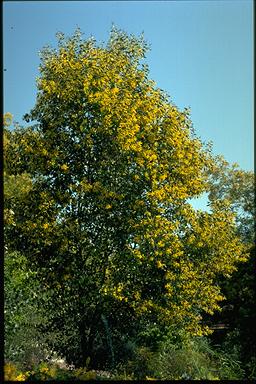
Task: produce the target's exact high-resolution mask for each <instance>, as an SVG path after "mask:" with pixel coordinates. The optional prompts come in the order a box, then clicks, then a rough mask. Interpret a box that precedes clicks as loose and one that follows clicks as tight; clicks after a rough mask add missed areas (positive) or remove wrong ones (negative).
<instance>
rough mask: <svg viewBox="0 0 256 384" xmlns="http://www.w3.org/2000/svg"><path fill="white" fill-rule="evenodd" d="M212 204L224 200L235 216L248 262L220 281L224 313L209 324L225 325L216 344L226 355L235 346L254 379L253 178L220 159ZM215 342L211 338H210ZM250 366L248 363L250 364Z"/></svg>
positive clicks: (212, 183) (214, 175)
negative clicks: (224, 329)
mask: <svg viewBox="0 0 256 384" xmlns="http://www.w3.org/2000/svg"><path fill="white" fill-rule="evenodd" d="M209 197H210V199H211V200H216V199H219V200H226V201H228V202H229V204H230V206H231V209H232V210H233V211H234V213H235V215H236V230H237V233H238V234H239V236H240V237H241V239H242V241H243V242H244V244H245V245H246V248H247V252H248V253H249V258H248V261H247V262H246V263H240V264H238V266H237V271H235V272H234V274H233V275H232V277H231V278H230V279H221V278H219V281H218V282H219V284H220V286H221V288H222V292H223V293H224V295H225V296H226V302H225V303H224V306H223V311H222V312H221V313H220V314H218V315H215V316H214V318H213V319H212V321H216V322H221V323H225V324H228V326H229V328H228V331H227V332H226V334H224V337H222V339H219V340H218V342H219V343H222V344H223V348H224V350H225V351H226V353H227V354H230V353H231V354H232V353H233V352H232V351H233V349H234V346H235V348H236V349H237V350H238V354H239V360H241V362H242V366H243V368H244V369H245V371H246V374H247V377H249V376H250V375H253V374H254V375H255V373H253V370H254V371H255V368H253V366H254V363H253V357H254V356H255V353H256V349H255V342H254V340H255V338H256V332H255V330H256V328H255V322H256V312H255V307H256V302H255V292H256V280H255V260H256V259H255V244H254V242H255V226H254V225H255V204H254V203H255V175H254V173H253V172H248V171H247V172H246V171H243V170H241V169H239V167H238V165H237V164H232V165H230V164H229V163H228V162H226V161H225V160H224V159H223V158H222V157H219V158H218V159H217V161H216V167H215V169H214V171H212V173H211V175H210V195H209ZM213 340H214V335H213ZM250 362H251V363H250Z"/></svg>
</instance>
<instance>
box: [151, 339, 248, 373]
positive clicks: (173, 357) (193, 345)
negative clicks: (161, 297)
mask: <svg viewBox="0 0 256 384" xmlns="http://www.w3.org/2000/svg"><path fill="white" fill-rule="evenodd" d="M152 365H153V366H154V368H155V372H154V377H157V378H159V379H162V380H185V379H191V380H238V379H241V378H243V374H244V372H243V370H242V369H241V367H240V365H239V362H238V361H237V359H236V357H235V356H228V355H225V353H223V352H222V351H219V350H217V349H213V348H212V347H211V346H210V345H209V342H208V341H207V339H206V338H205V337H194V338H191V337H188V335H186V334H184V333H179V334H178V335H177V334H171V335H169V337H168V336H167V337H166V340H165V341H164V342H163V343H162V344H161V345H160V348H159V351H158V353H157V355H156V357H155V359H154V360H153V362H152Z"/></svg>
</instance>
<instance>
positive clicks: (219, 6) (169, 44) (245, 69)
mask: <svg viewBox="0 0 256 384" xmlns="http://www.w3.org/2000/svg"><path fill="white" fill-rule="evenodd" d="M252 9H253V3H252V1H251V0H241V1H239V0H226V1H222V0H218V1H213V0H211V1H207V0H204V1H193V0H192V1H17V2H15V1H10V2H8V1H5V2H4V3H3V11H4V14H3V21H4V26H3V31H4V36H3V44H4V68H6V71H4V112H7V111H9V112H11V113H12V114H13V115H14V120H15V121H18V122H19V123H21V124H24V125H25V123H24V122H23V121H22V116H23V115H24V114H25V113H26V112H29V110H30V109H31V108H32V107H33V105H34V103H35V97H36V83H35V80H36V76H38V66H39V56H38V52H39V50H40V49H41V48H42V47H43V46H45V45H47V44H50V45H55V44H56V38H55V34H56V32H57V31H62V32H64V33H65V34H67V35H70V34H72V33H73V32H74V30H75V28H76V27H77V26H79V27H80V28H81V30H82V32H84V37H85V38H87V37H89V36H90V35H93V36H94V37H95V38H96V39H97V40H98V41H107V39H108V35H109V31H110V28H111V24H112V23H114V24H115V25H116V26H117V27H119V28H121V29H123V30H125V31H126V32H128V33H134V34H137V35H138V34H140V33H141V32H142V31H144V36H145V39H146V40H147V41H148V42H149V43H150V45H151V51H150V52H149V53H148V55H147V60H146V61H147V63H148V65H149V68H150V77H151V78H152V79H154V80H155V81H156V82H157V85H158V86H159V87H160V88H162V89H164V90H165V91H166V92H167V93H168V94H169V95H170V97H171V100H172V101H173V102H174V103H175V104H176V105H177V106H178V107H179V108H181V109H183V108H184V107H190V108H191V118H192V122H193V125H194V128H195V131H196V133H197V135H198V136H199V137H200V138H201V139H202V140H203V141H212V142H213V151H214V153H216V154H222V155H223V156H224V157H225V158H226V159H227V160H228V161H229V162H237V163H238V164H239V165H240V167H241V168H242V169H245V170H252V169H253V163H254V161H253V157H254V155H253V151H254V148H253V141H254V138H253V10H252Z"/></svg>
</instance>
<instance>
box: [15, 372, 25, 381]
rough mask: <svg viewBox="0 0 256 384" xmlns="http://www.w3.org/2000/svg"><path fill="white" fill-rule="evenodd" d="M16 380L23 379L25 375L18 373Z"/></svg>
mask: <svg viewBox="0 0 256 384" xmlns="http://www.w3.org/2000/svg"><path fill="white" fill-rule="evenodd" d="M15 380H16V381H25V380H26V376H25V375H24V374H23V373H20V374H19V375H18V376H17V377H16V379H15Z"/></svg>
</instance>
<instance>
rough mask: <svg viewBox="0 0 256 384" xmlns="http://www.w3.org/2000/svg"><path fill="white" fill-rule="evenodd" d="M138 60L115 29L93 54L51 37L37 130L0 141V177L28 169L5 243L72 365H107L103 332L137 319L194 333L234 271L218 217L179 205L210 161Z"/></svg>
mask: <svg viewBox="0 0 256 384" xmlns="http://www.w3.org/2000/svg"><path fill="white" fill-rule="evenodd" d="M146 50H147V44H146V43H145V42H144V40H143V38H142V37H140V38H136V37H134V36H128V35H127V34H125V33H124V32H122V31H119V30H117V29H115V28H113V30H112V32H111V34H110V38H109V41H108V43H107V44H106V45H105V46H103V45H100V46H97V45H96V42H95V40H94V39H92V38H90V39H88V40H86V41H83V40H82V38H81V33H80V32H79V30H78V31H77V32H76V33H75V34H74V35H73V36H72V37H71V38H68V39H66V38H65V37H64V36H63V34H58V48H57V49H51V48H49V47H47V48H45V49H44V50H43V51H42V56H41V59H42V61H41V65H40V77H39V79H38V95H37V100H36V105H35V107H34V108H33V109H32V111H31V112H30V114H27V115H25V119H26V120H27V121H35V122H36V124H35V125H34V126H32V127H29V128H26V129H24V128H21V129H16V130H15V131H13V132H9V137H10V139H9V141H10V142H9V144H8V148H7V150H6V158H7V165H6V167H7V169H8V172H10V174H12V175H15V176H17V175H18V174H22V173H24V172H27V173H28V174H29V175H30V177H31V180H32V187H31V190H30V193H29V195H28V196H27V200H26V203H25V206H20V207H19V208H17V214H16V226H15V228H11V229H10V232H8V239H9V242H8V246H10V248H11V249H12V250H22V252H24V254H25V255H26V257H27V258H28V260H29V261H30V263H31V265H33V267H34V268H35V269H36V270H37V271H38V276H40V282H41V284H42V289H45V290H46V291H47V292H48V293H47V295H48V297H49V300H48V306H47V311H48V313H49V314H50V317H51V319H52V328H53V327H55V328H56V329H60V328H61V329H62V330H63V333H64V334H65V337H61V338H60V339H59V340H58V348H59V350H62V351H65V353H66V356H67V357H68V358H69V359H70V360H71V361H73V362H75V363H76V364H82V363H83V362H84V361H85V358H86V357H87V356H94V358H95V359H96V357H95V356H96V354H97V353H96V352H94V355H93V351H95V348H96V344H95V341H97V343H100V340H105V345H107V346H108V348H109V350H112V352H113V353H112V358H113V359H114V347H113V348H112V347H111V345H113V342H112V341H113V340H112V339H113V337H114V336H113V335H114V334H115V332H116V330H118V331H119V339H120V335H123V334H124V333H125V332H128V333H129V332H130V333H131V331H132V329H131V328H136V324H140V322H142V321H143V322H145V321H147V322H148V323H149V324H154V323H158V324H162V325H163V326H165V325H166V326H168V325H170V323H172V324H176V326H177V327H183V328H184V329H187V330H188V332H190V333H192V334H198V335H200V334H203V333H207V332H208V331H209V330H208V328H207V327H206V326H204V324H202V322H201V319H202V313H204V312H207V313H213V311H215V310H217V309H218V308H219V302H220V301H221V300H222V299H223V297H222V295H221V292H220V289H219V287H218V285H217V284H216V279H217V276H219V275H220V274H223V275H229V274H231V273H232V272H233V271H234V270H235V268H236V263H237V262H239V261H243V260H246V254H245V253H244V247H243V244H242V243H241V242H240V240H239V238H238V237H237V235H236V233H235V225H234V215H233V214H232V212H231V211H230V209H229V207H227V206H225V204H221V203H219V202H218V201H217V202H214V204H212V212H211V213H207V212H201V211H196V210H194V209H193V207H192V206H191V205H190V204H189V203H188V202H187V200H188V199H189V198H191V197H196V196H199V195H200V194H201V193H203V192H204V191H206V190H207V189H208V187H209V186H208V174H207V172H208V171H209V169H211V168H212V167H213V166H214V161H213V158H212V156H211V153H210V148H209V147H204V145H203V144H202V143H201V142H200V140H199V139H198V138H196V135H195V133H194V132H193V130H192V127H191V121H190V119H189V111H188V110H187V109H185V110H184V111H179V110H178V108H177V107H176V106H175V105H173V104H172V103H171V102H170V101H169V98H168V96H167V95H166V94H165V93H164V92H163V91H162V90H160V89H159V88H157V87H156V84H155V83H154V82H153V81H152V80H150V79H149V76H148V68H147V66H146V65H145V64H143V63H142V61H143V59H144V58H145V53H146ZM6 205H7V207H12V202H11V200H8V201H7V202H6ZM18 212H19V213H18ZM9 243H10V245H9ZM122 319H130V323H129V321H128V322H127V321H123V320H122ZM131 325H132V326H131ZM111 335H112V336H111ZM111 337H112V339H111ZM111 340H112V341H111ZM103 344H104V343H103ZM111 348H112V349H111ZM113 359H112V360H113Z"/></svg>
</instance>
